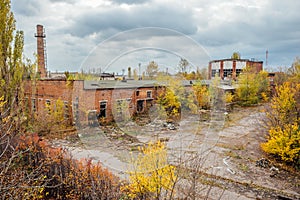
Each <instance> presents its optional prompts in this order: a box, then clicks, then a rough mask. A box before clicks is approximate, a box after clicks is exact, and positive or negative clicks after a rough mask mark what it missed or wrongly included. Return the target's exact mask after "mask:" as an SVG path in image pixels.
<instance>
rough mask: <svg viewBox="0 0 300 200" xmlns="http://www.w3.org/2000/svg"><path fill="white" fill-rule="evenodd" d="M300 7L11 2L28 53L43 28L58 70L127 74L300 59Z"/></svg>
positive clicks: (156, 0) (252, 2) (252, 1)
mask: <svg viewBox="0 0 300 200" xmlns="http://www.w3.org/2000/svg"><path fill="white" fill-rule="evenodd" d="M299 8H300V1H295V0H285V1H282V0H243V1H242V0H231V1H225V0H211V1H207V0H185V1H179V0H178V1H177V0H172V1H170V0H169V1H168V0H123V1H122V0H43V1H41V0H12V10H13V12H14V14H15V18H16V20H17V28H18V29H22V30H24V32H25V54H26V56H27V57H30V58H32V55H33V53H34V52H36V38H34V33H35V32H36V25H37V24H42V25H43V26H44V28H45V30H46V41H47V58H48V59H47V60H48V61H47V66H48V69H49V70H51V71H56V70H58V71H66V70H68V71H79V70H80V69H88V68H95V70H97V71H100V70H101V71H102V72H103V71H105V72H116V73H122V69H127V67H129V66H130V67H132V68H133V69H137V68H138V65H139V63H140V64H141V67H142V68H144V67H145V66H146V65H147V64H148V63H149V62H150V61H152V60H154V61H156V62H157V63H158V64H159V66H160V67H161V69H162V70H163V69H167V68H168V70H176V67H177V66H178V62H179V60H180V58H185V59H187V60H188V61H189V63H190V68H191V69H192V68H195V67H206V66H207V63H208V61H209V60H212V59H223V58H230V57H231V55H232V53H233V52H235V51H238V52H240V54H241V56H242V58H245V59H256V60H262V61H264V64H265V67H266V50H268V52H269V54H268V66H267V67H268V68H272V67H273V68H274V67H278V66H290V65H291V63H292V62H293V61H294V59H295V58H296V57H297V56H300V12H299Z"/></svg>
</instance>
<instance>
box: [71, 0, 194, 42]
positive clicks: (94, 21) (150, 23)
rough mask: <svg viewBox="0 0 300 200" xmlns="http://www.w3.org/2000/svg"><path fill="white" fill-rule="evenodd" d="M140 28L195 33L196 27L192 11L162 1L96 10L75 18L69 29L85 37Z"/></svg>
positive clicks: (74, 33) (72, 32)
mask: <svg viewBox="0 0 300 200" xmlns="http://www.w3.org/2000/svg"><path fill="white" fill-rule="evenodd" d="M140 27H163V28H170V29H174V30H177V31H179V32H182V33H185V34H193V33H195V32H196V30H197V28H196V25H195V23H194V20H193V17H192V16H191V14H190V11H189V10H187V9H182V8H179V7H176V6H172V5H163V4H162V5H151V6H150V5H142V6H138V7H134V8H132V9H130V10H126V9H122V8H120V7H114V8H108V9H107V10H97V9H95V10H92V11H89V12H85V13H82V14H81V15H80V16H78V17H76V18H75V19H74V22H73V24H72V25H71V26H70V27H68V29H67V30H66V31H69V32H70V33H71V34H72V35H76V36H78V37H84V36H87V35H90V34H93V33H97V32H102V31H106V30H110V29H114V30H116V31H125V30H129V29H133V28H140Z"/></svg>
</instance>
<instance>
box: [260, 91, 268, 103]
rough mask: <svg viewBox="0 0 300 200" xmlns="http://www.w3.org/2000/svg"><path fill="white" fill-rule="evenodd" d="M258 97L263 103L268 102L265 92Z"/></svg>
mask: <svg viewBox="0 0 300 200" xmlns="http://www.w3.org/2000/svg"><path fill="white" fill-rule="evenodd" d="M260 95H261V98H262V100H263V102H268V100H269V97H268V95H267V94H266V93H265V92H262V93H261V94H260Z"/></svg>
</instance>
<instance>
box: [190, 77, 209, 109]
mask: <svg viewBox="0 0 300 200" xmlns="http://www.w3.org/2000/svg"><path fill="white" fill-rule="evenodd" d="M193 91H194V94H195V98H196V102H197V104H198V106H199V108H201V109H209V107H210V95H209V90H208V87H207V86H206V85H203V84H202V83H201V82H200V81H198V82H196V83H195V84H194V85H193Z"/></svg>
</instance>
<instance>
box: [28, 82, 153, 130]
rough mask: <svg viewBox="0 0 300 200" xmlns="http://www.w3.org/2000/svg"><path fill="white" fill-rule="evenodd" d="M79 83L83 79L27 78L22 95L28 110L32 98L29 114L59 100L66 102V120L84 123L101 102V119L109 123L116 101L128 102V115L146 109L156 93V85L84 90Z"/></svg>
mask: <svg viewBox="0 0 300 200" xmlns="http://www.w3.org/2000/svg"><path fill="white" fill-rule="evenodd" d="M83 84H84V81H73V82H67V81H66V80H54V79H45V80H38V81H36V82H32V81H27V82H26V84H25V96H26V97H27V99H28V102H29V105H28V106H29V107H30V108H31V110H32V108H33V100H34V101H35V111H33V110H32V113H33V112H36V113H42V111H43V110H45V107H46V106H45V105H46V103H47V102H48V103H49V102H50V104H54V103H55V102H56V100H58V99H60V100H62V101H64V102H66V103H67V104H68V108H69V109H68V112H69V115H70V116H71V118H70V121H69V123H72V122H76V123H80V124H81V125H85V124H87V123H88V113H89V112H91V111H96V113H97V114H99V113H100V111H101V103H102V106H103V105H104V104H105V105H106V110H105V121H107V122H110V121H113V120H114V119H115V118H116V116H117V113H116V106H118V102H120V101H126V102H127V103H128V108H126V110H127V111H126V112H129V115H130V116H132V115H134V114H135V113H137V112H139V113H141V112H146V111H147V109H148V107H149V106H150V105H152V104H153V103H154V100H155V99H156V98H157V94H158V92H157V89H156V87H140V88H123V89H121V88H117V89H84V87H83ZM138 104H139V105H140V106H141V105H142V109H139V108H140V107H139V106H138ZM102 109H103V108H102Z"/></svg>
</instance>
